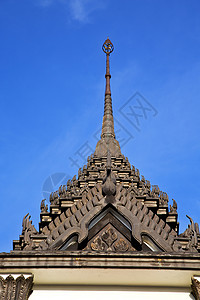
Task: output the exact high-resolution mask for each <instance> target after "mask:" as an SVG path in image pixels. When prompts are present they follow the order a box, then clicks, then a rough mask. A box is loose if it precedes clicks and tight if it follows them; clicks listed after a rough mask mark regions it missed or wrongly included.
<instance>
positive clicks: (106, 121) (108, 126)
mask: <svg viewBox="0 0 200 300" xmlns="http://www.w3.org/2000/svg"><path fill="white" fill-rule="evenodd" d="M102 49H103V51H104V52H105V53H106V75H105V78H106V91H105V102H104V116H103V126H102V134H101V137H110V136H112V137H115V133H114V121H113V111H112V99H111V90H110V78H111V75H110V62H109V56H110V53H111V52H113V50H114V46H113V44H112V43H111V41H110V40H109V38H107V40H106V41H105V42H104V44H103V46H102Z"/></svg>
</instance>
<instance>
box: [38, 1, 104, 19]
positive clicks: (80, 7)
mask: <svg viewBox="0 0 200 300" xmlns="http://www.w3.org/2000/svg"><path fill="white" fill-rule="evenodd" d="M56 3H59V4H62V5H64V6H65V7H66V8H67V10H68V11H69V14H70V16H71V19H72V20H74V21H78V22H80V23H89V22H90V21H91V15H92V13H93V12H94V11H96V10H99V9H103V8H105V1H104V0H35V4H36V5H39V6H42V7H48V6H51V5H52V4H56Z"/></svg>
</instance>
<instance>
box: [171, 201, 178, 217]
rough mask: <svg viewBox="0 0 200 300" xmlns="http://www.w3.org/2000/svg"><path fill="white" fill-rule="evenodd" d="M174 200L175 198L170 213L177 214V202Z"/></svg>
mask: <svg viewBox="0 0 200 300" xmlns="http://www.w3.org/2000/svg"><path fill="white" fill-rule="evenodd" d="M172 200H173V205H172V206H171V205H170V213H173V214H177V203H176V201H175V200H174V199H172Z"/></svg>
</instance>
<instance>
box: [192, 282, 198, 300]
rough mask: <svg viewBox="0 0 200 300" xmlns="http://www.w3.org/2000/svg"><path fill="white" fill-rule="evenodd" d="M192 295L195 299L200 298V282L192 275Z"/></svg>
mask: <svg viewBox="0 0 200 300" xmlns="http://www.w3.org/2000/svg"><path fill="white" fill-rule="evenodd" d="M191 288H192V295H193V296H194V298H195V300H200V282H199V281H198V280H197V279H196V278H194V277H192V285H191Z"/></svg>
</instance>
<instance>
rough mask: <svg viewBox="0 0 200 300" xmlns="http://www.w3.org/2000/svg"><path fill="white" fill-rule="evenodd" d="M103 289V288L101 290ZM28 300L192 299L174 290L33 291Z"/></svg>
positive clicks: (188, 295)
mask: <svg viewBox="0 0 200 300" xmlns="http://www.w3.org/2000/svg"><path fill="white" fill-rule="evenodd" d="M102 289H103V288H102ZM29 299H30V300H40V299H41V300H46V299H47V300H55V299H59V300H66V299H73V300H80V299H81V300H89V299H95V300H102V299H104V300H106V299H115V300H121V299H123V300H133V299H134V300H144V299H148V300H151V299H152V300H153V299H154V300H160V299H162V300H165V299H166V300H169V299H170V300H173V299H174V300H184V299H185V300H186V299H187V300H189V299H190V300H191V299H194V297H193V296H192V295H191V294H190V291H180V290H178V289H177V290H176V289H174V290H173V291H168V290H162V291H156V290H155V291H153V290H150V291H148V290H145V291H142V290H141V289H140V290H117V291H115V290H61V289H56V290H55V289H54V290H52V289H51V290H49V289H48V288H47V287H46V289H44V288H43V289H42V290H41V289H35V290H34V291H33V293H32V295H31V296H30V298H29Z"/></svg>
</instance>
